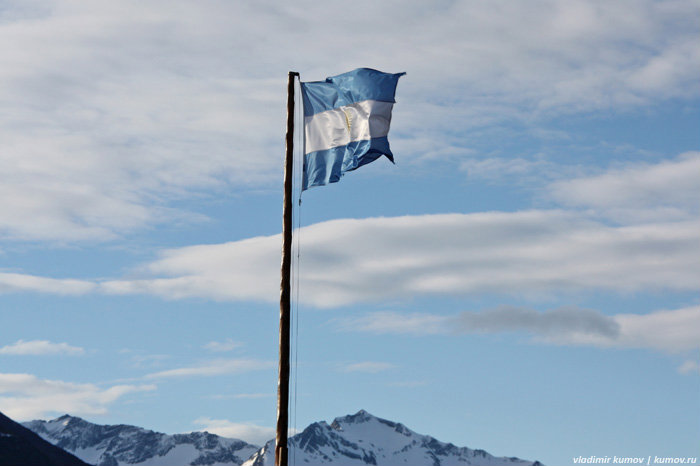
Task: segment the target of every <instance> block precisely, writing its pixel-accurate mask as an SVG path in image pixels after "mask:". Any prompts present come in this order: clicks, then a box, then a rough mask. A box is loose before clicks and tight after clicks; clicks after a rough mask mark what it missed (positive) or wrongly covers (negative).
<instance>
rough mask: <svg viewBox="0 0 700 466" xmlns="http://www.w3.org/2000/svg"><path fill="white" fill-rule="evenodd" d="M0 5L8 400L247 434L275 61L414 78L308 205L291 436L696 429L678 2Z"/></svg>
mask: <svg viewBox="0 0 700 466" xmlns="http://www.w3.org/2000/svg"><path fill="white" fill-rule="evenodd" d="M348 6H350V5H348V4H343V3H340V2H337V3H333V2H325V3H322V4H321V3H317V2H295V3H291V4H290V3H283V2H274V1H271V2H258V3H255V4H235V3H233V2H224V1H206V2H196V3H195V2H179V1H175V2H173V1H168V2H161V1H154V2H148V3H145V2H129V1H125V2H116V3H115V2H90V3H89V4H85V3H84V2H79V1H52V2H45V1H29V2H27V1H23V2H13V1H5V2H0V36H1V40H0V56H1V57H2V62H3V66H2V67H0V84H1V85H0V99H1V101H2V107H3V112H1V114H0V141H1V143H0V147H1V148H2V150H0V166H1V167H2V170H0V194H1V195H2V199H3V202H2V203H0V305H1V308H2V311H1V312H0V411H2V412H4V413H5V414H7V415H9V416H11V417H13V418H15V419H18V420H30V419H36V418H44V419H46V418H53V417H56V416H58V415H61V414H63V413H66V412H67V413H70V414H73V415H78V416H81V417H84V418H86V419H88V420H90V421H93V422H97V423H126V424H136V425H140V426H144V427H148V428H151V429H154V430H159V431H164V432H169V433H175V432H187V431H192V430H203V429H208V430H210V431H212V432H216V433H220V434H222V435H229V436H234V437H239V438H243V439H245V440H248V441H252V442H257V443H262V441H263V440H265V439H267V438H271V437H272V435H273V434H272V428H273V426H274V423H275V410H276V400H275V391H276V377H277V374H276V363H277V359H276V358H277V331H278V329H277V323H278V304H277V300H278V286H279V278H278V277H279V270H278V269H279V261H280V257H279V254H280V248H281V240H280V236H279V233H280V230H281V207H282V200H281V191H282V189H281V188H282V186H281V175H282V157H283V153H284V146H283V144H284V125H285V97H286V96H285V92H286V76H287V72H288V71H289V70H295V71H298V72H300V73H301V78H302V80H305V81H306V80H308V81H314V80H320V79H324V78H325V77H326V76H331V75H335V74H339V73H342V72H345V71H348V70H351V69H354V68H356V67H361V66H364V67H372V68H376V69H380V70H382V71H386V72H401V71H406V72H407V75H406V76H404V77H402V78H401V80H400V82H399V86H398V90H397V102H398V103H397V104H396V106H395V108H394V114H393V121H392V130H391V133H390V135H389V139H390V141H391V144H392V149H393V151H394V154H395V156H396V161H397V163H396V165H395V166H394V165H391V164H390V163H388V162H387V161H386V160H379V161H377V162H375V163H373V164H371V165H368V166H367V167H364V168H362V169H361V170H359V171H357V172H353V173H351V174H349V175H347V176H346V177H345V178H343V180H342V181H341V182H340V183H337V184H334V185H331V186H327V187H323V188H315V189H312V190H309V191H307V192H305V193H304V196H303V204H302V209H301V214H300V215H301V218H300V223H301V225H302V228H301V232H300V236H299V238H300V241H299V244H300V247H301V255H300V257H301V260H300V263H299V275H298V277H299V313H298V340H297V343H296V344H295V351H296V354H297V355H298V358H295V360H296V361H298V364H297V365H296V374H297V375H298V377H296V378H295V380H296V381H295V382H294V387H293V388H294V399H295V409H294V413H293V421H294V424H295V426H296V428H303V427H305V426H306V425H307V424H308V423H310V422H313V421H317V420H330V419H332V418H334V417H336V416H341V415H345V414H348V413H353V412H356V411H357V410H359V409H366V410H368V411H370V412H371V413H373V414H375V415H378V416H381V417H385V418H390V419H392V420H395V421H399V422H402V423H404V424H406V425H407V426H408V427H410V428H412V429H414V430H416V431H418V432H420V433H426V434H430V435H433V436H435V437H437V438H438V439H440V440H443V441H450V442H453V443H455V444H457V445H460V446H469V447H473V448H483V449H486V450H487V451H489V452H490V453H492V454H495V455H499V456H500V455H508V456H516V455H517V456H520V457H522V458H528V459H539V460H541V461H543V462H544V463H546V464H570V463H572V458H574V457H578V456H579V455H582V456H591V455H596V456H605V455H618V456H637V455H639V456H647V455H658V456H662V455H665V456H679V457H680V456H693V455H695V456H696V455H697V454H698V449H699V445H698V439H699V438H700V343H699V342H700V301H699V299H698V285H699V284H700V241H699V236H698V231H700V229H699V228H698V227H700V224H699V221H698V215H699V214H700V184H699V183H698V179H699V178H698V176H699V175H700V131H698V128H700V86H699V84H700V82H699V79H698V78H699V77H700V45H699V44H700V41H698V39H699V38H700V37H699V36H700V34H699V31H698V29H699V28H698V24H700V22H698V19H700V3H699V2H697V1H689V0H684V1H646V0H642V1H620V2H603V1H566V2H564V1H534V2H527V4H525V3H519V4H516V3H514V2H507V1H488V2H486V1H484V2H481V1H469V2H468V1H463V2H460V1H455V2H451V1H439V2H431V3H425V2H413V1H404V2H365V1H359V2H353V3H352V5H351V6H352V8H348Z"/></svg>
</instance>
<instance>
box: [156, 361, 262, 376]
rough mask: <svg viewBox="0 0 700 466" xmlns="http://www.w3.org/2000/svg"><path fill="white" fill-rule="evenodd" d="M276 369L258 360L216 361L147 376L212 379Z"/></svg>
mask: <svg viewBox="0 0 700 466" xmlns="http://www.w3.org/2000/svg"><path fill="white" fill-rule="evenodd" d="M271 367H274V364H273V363H272V362H271V361H261V360H257V359H215V360H212V361H205V362H203V363H201V364H197V365H194V366H189V367H179V368H177V369H169V370H166V371H160V372H154V373H152V374H148V375H146V378H147V379H161V378H173V377H210V376H215V375H223V374H239V373H244V372H251V371H258V370H267V369H270V368H271Z"/></svg>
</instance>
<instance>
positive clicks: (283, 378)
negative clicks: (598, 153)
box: [275, 71, 299, 466]
mask: <svg viewBox="0 0 700 466" xmlns="http://www.w3.org/2000/svg"><path fill="white" fill-rule="evenodd" d="M298 76H299V73H297V72H295V71H290V72H289V76H288V82H287V136H286V151H285V156H284V207H283V209H282V238H283V239H282V282H281V284H280V353H279V354H280V360H279V379H278V382H277V436H276V438H275V466H287V464H288V462H287V460H288V455H287V451H288V449H287V430H288V427H289V359H290V357H289V346H290V345H289V341H290V337H289V335H290V322H291V317H290V314H291V304H290V298H291V269H292V178H293V169H294V78H295V77H298Z"/></svg>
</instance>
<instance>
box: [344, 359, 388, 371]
mask: <svg viewBox="0 0 700 466" xmlns="http://www.w3.org/2000/svg"><path fill="white" fill-rule="evenodd" d="M395 367H396V366H395V365H394V364H390V363H388V362H378V361H362V362H356V363H353V364H347V365H346V366H343V367H342V371H343V372H367V373H369V374H377V373H379V372H384V371H386V370H389V369H393V368H395Z"/></svg>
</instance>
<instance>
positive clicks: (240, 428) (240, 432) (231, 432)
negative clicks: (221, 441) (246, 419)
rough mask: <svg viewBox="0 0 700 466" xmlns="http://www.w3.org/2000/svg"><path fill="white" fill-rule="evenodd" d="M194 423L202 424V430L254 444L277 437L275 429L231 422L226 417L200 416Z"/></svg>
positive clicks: (262, 443)
mask: <svg viewBox="0 0 700 466" xmlns="http://www.w3.org/2000/svg"><path fill="white" fill-rule="evenodd" d="M194 423H195V424H198V425H201V426H202V427H201V429H200V430H205V431H207V432H211V433H212V434H216V435H220V436H222V437H227V438H235V439H239V440H244V441H246V442H249V443H252V444H253V445H264V444H265V443H266V442H267V441H268V440H270V439H273V438H274V437H275V429H273V428H271V427H262V426H258V425H255V424H247V423H238V422H231V421H228V420H225V419H211V418H208V417H200V418H198V419H196V420H195V421H194Z"/></svg>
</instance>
